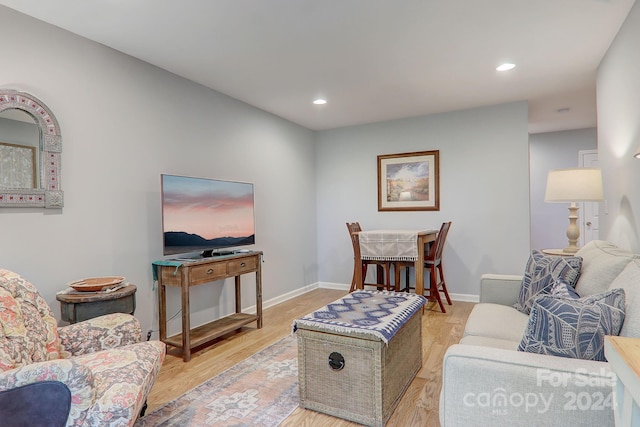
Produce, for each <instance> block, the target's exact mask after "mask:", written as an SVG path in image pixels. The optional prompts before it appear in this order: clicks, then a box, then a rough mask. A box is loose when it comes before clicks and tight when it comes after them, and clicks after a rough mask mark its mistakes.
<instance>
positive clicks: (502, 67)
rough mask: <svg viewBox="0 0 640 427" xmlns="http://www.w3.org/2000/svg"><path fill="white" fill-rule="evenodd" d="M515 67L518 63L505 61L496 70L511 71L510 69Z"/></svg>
mask: <svg viewBox="0 0 640 427" xmlns="http://www.w3.org/2000/svg"><path fill="white" fill-rule="evenodd" d="M514 68H516V64H509V63H504V64H502V65H498V66H497V67H496V70H497V71H509V70H513V69H514Z"/></svg>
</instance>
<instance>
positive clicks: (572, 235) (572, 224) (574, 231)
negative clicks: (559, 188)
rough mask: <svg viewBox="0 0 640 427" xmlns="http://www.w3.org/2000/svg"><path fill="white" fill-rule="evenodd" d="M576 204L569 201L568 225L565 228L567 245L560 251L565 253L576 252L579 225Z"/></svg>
mask: <svg viewBox="0 0 640 427" xmlns="http://www.w3.org/2000/svg"><path fill="white" fill-rule="evenodd" d="M577 222H578V206H577V205H576V203H575V202H571V206H569V227H568V228H567V239H569V246H567V247H566V248H564V249H563V250H562V252H564V253H565V254H575V253H576V252H578V249H580V248H578V238H579V237H580V227H578V224H577Z"/></svg>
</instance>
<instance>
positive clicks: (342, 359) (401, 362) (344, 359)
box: [297, 310, 422, 426]
mask: <svg viewBox="0 0 640 427" xmlns="http://www.w3.org/2000/svg"><path fill="white" fill-rule="evenodd" d="M421 319H422V315H421V311H420V310H417V311H416V312H415V313H414V314H413V316H411V318H410V319H409V320H407V322H406V323H405V324H404V325H403V326H402V327H401V328H400V329H399V330H398V331H397V332H396V334H395V335H394V336H393V337H392V338H391V340H390V341H389V344H388V345H387V344H385V343H384V342H383V341H381V340H378V339H376V337H374V336H371V335H367V334H356V335H357V336H352V335H351V334H350V336H345V335H340V334H337V333H335V332H329V331H322V330H321V328H313V329H308V328H305V327H304V326H300V327H299V328H298V331H297V333H298V376H299V387H300V407H302V408H306V409H312V410H315V411H319V412H323V413H326V414H329V415H333V416H336V417H340V418H344V419H347V420H350V421H354V422H357V423H360V424H364V425H369V426H384V425H385V424H386V422H387V421H388V420H389V417H390V416H391V414H392V413H393V410H394V409H395V408H396V406H397V405H398V403H399V402H400V399H401V398H402V395H403V394H404V392H405V391H406V389H407V387H408V386H409V384H410V383H411V381H412V379H413V377H414V376H415V375H416V373H417V372H418V371H419V370H420V368H421V367H422V327H421V326H422V325H421V323H422V322H421ZM330 359H331V364H330V362H329V361H330Z"/></svg>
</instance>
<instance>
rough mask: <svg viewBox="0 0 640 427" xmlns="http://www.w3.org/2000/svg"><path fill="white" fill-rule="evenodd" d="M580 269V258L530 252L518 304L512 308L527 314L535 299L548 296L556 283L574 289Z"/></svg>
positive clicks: (535, 251) (536, 251)
mask: <svg viewBox="0 0 640 427" xmlns="http://www.w3.org/2000/svg"><path fill="white" fill-rule="evenodd" d="M581 268H582V258H581V257H577V256H568V257H564V256H551V255H545V254H544V253H542V252H541V251H538V250H533V251H531V256H530V257H529V261H528V262H527V267H526V269H525V272H524V277H523V279H522V285H521V286H520V294H519V295H518V302H517V303H515V305H514V306H513V307H514V308H515V309H516V310H518V311H520V312H522V313H524V314H529V313H530V312H531V306H532V305H533V302H534V301H535V299H536V297H537V296H538V295H540V294H548V293H549V292H550V291H551V289H552V288H553V286H554V285H556V284H557V283H561V282H562V283H566V284H567V285H569V286H571V287H572V288H573V287H575V286H576V283H577V282H578V277H580V269H581Z"/></svg>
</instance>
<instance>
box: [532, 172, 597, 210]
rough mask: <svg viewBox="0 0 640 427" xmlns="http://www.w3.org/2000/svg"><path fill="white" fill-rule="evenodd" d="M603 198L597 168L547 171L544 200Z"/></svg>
mask: <svg viewBox="0 0 640 427" xmlns="http://www.w3.org/2000/svg"><path fill="white" fill-rule="evenodd" d="M603 199H604V193H603V191H602V172H601V171H600V169H598V168H575V169H557V170H552V171H549V175H548V177H547V191H546V193H545V196H544V201H545V202H597V201H599V200H603Z"/></svg>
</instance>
